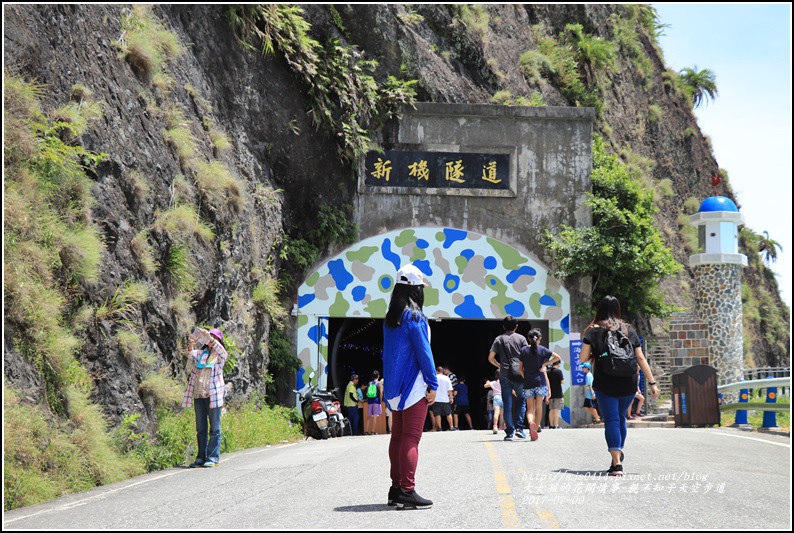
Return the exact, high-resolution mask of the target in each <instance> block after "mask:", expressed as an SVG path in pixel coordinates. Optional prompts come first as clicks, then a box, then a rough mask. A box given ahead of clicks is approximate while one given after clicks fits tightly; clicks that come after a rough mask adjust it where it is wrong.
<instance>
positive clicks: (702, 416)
mask: <svg viewBox="0 0 794 533" xmlns="http://www.w3.org/2000/svg"><path fill="white" fill-rule="evenodd" d="M672 385H673V415H674V418H675V427H692V426H714V425H717V426H718V425H719V424H720V406H719V400H718V397H717V369H715V368H714V367H711V366H707V365H695V366H692V367H689V368H687V369H686V370H683V371H682V372H678V373H676V374H673V375H672Z"/></svg>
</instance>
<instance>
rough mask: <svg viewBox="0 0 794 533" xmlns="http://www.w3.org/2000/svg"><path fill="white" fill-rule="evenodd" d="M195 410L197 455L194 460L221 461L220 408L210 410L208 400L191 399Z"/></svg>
mask: <svg viewBox="0 0 794 533" xmlns="http://www.w3.org/2000/svg"><path fill="white" fill-rule="evenodd" d="M193 407H194V408H195V410H196V439H197V440H198V455H197V456H196V460H198V461H201V460H204V461H205V462H206V461H212V462H213V463H220V461H221V409H222V408H221V407H216V408H215V409H211V408H210V399H209V398H193ZM208 420H209V444H208V443H207V421H208Z"/></svg>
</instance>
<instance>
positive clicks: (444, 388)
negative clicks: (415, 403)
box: [430, 366, 455, 431]
mask: <svg viewBox="0 0 794 533" xmlns="http://www.w3.org/2000/svg"><path fill="white" fill-rule="evenodd" d="M436 379H438V389H437V390H436V401H435V403H434V404H433V405H432V406H430V408H431V409H432V410H433V431H441V417H442V416H444V417H446V418H447V423H448V424H449V427H450V428H453V427H455V426H453V425H452V408H451V406H450V404H449V394H450V391H451V390H452V382H451V381H450V380H449V378H448V377H447V376H445V375H444V368H443V367H441V366H438V367H436Z"/></svg>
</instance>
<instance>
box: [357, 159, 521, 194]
mask: <svg viewBox="0 0 794 533" xmlns="http://www.w3.org/2000/svg"><path fill="white" fill-rule="evenodd" d="M365 176H366V179H365V184H366V185H368V186H371V187H419V188H426V189H433V188H438V189H489V190H509V189H510V156H509V155H508V154H474V153H461V152H412V151H396V150H387V151H385V152H368V153H367V157H366V161H365Z"/></svg>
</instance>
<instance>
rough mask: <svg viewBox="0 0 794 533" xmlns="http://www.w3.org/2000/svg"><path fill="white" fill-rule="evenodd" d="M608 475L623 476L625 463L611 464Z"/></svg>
mask: <svg viewBox="0 0 794 533" xmlns="http://www.w3.org/2000/svg"><path fill="white" fill-rule="evenodd" d="M607 475H608V476H611V477H623V465H622V464H621V465H612V466H610V467H609V471H608V472H607Z"/></svg>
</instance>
